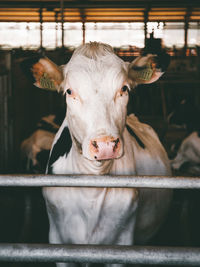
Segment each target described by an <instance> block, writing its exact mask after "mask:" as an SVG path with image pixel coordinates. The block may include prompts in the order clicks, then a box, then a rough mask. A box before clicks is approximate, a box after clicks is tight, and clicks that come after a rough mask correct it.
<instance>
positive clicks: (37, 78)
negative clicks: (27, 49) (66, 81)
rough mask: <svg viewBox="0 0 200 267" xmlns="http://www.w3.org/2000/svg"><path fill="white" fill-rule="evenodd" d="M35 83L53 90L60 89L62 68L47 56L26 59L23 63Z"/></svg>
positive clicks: (22, 65) (25, 70)
mask: <svg viewBox="0 0 200 267" xmlns="http://www.w3.org/2000/svg"><path fill="white" fill-rule="evenodd" d="M21 67H22V69H23V70H24V72H25V73H26V74H27V75H28V76H29V77H30V78H31V79H32V81H33V82H34V85H35V86H37V87H39V88H42V89H46V90H51V91H56V90H57V91H60V88H61V84H62V81H63V73H62V69H61V68H60V67H58V66H57V65H56V64H55V63H53V62H52V61H51V60H50V59H49V58H47V57H42V58H40V57H34V58H31V59H26V60H24V61H23V62H22V64H21Z"/></svg>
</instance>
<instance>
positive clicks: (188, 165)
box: [168, 98, 200, 175]
mask: <svg viewBox="0 0 200 267" xmlns="http://www.w3.org/2000/svg"><path fill="white" fill-rule="evenodd" d="M199 118H200V110H199V109H198V108H197V107H196V106H195V105H194V102H193V101H192V100H191V99H190V98H185V99H183V100H182V101H180V103H179V104H178V105H177V107H176V108H175V110H174V111H173V112H172V113H171V114H170V115H169V116H168V121H169V124H172V125H176V126H177V127H183V128H184V129H185V137H184V138H183V139H180V140H178V141H177V143H175V144H174V145H173V147H172V149H171V150H173V151H172V152H173V155H174V156H173V159H172V160H171V166H172V168H173V169H174V170H176V171H181V172H184V173H186V174H189V175H199V174H200V119H199Z"/></svg>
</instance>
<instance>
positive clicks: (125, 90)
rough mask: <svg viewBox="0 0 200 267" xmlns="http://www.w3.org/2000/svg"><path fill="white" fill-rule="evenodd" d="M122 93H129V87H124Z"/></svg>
mask: <svg viewBox="0 0 200 267" xmlns="http://www.w3.org/2000/svg"><path fill="white" fill-rule="evenodd" d="M121 91H122V92H123V93H125V92H127V91H128V86H126V85H124V86H123V87H122V89H121Z"/></svg>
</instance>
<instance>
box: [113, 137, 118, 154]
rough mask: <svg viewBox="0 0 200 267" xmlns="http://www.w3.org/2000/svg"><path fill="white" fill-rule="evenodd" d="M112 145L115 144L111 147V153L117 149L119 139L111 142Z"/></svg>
mask: <svg viewBox="0 0 200 267" xmlns="http://www.w3.org/2000/svg"><path fill="white" fill-rule="evenodd" d="M113 143H115V145H114V147H113V151H115V150H116V149H117V147H118V144H119V138H117V139H115V140H113Z"/></svg>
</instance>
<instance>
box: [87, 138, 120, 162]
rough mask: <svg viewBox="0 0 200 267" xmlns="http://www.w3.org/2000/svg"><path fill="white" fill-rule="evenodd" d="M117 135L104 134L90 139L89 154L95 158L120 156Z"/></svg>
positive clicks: (103, 158)
mask: <svg viewBox="0 0 200 267" xmlns="http://www.w3.org/2000/svg"><path fill="white" fill-rule="evenodd" d="M120 147H121V142H120V139H119V137H117V138H114V137H110V136H104V137H100V138H95V139H93V140H91V141H90V154H91V156H92V158H94V159H95V160H105V159H114V158H118V157H119V156H120V150H121V149H120Z"/></svg>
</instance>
